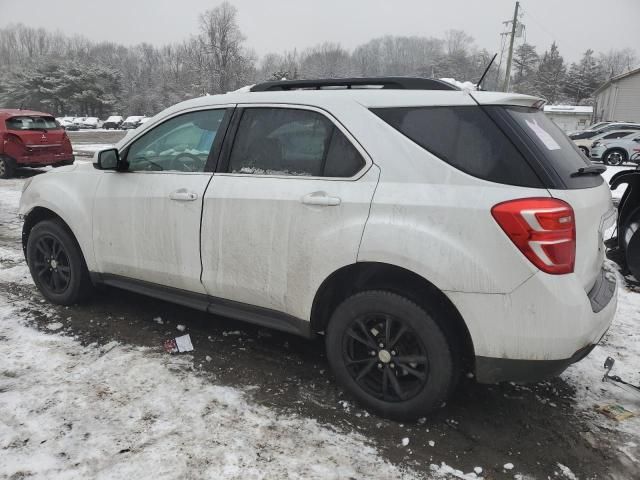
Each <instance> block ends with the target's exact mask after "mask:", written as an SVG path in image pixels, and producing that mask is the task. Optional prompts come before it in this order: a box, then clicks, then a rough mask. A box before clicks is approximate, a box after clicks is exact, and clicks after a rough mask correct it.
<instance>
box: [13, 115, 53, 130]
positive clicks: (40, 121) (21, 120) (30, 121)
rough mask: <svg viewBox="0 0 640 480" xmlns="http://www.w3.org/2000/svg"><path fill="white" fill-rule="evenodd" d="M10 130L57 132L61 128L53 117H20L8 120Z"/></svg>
mask: <svg viewBox="0 0 640 480" xmlns="http://www.w3.org/2000/svg"><path fill="white" fill-rule="evenodd" d="M6 124H7V128H8V129H9V130H55V129H57V128H60V125H58V122H56V120H55V118H53V117H36V116H32V115H29V116H20V117H11V118H8V119H7V120H6Z"/></svg>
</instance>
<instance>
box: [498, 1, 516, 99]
mask: <svg viewBox="0 0 640 480" xmlns="http://www.w3.org/2000/svg"><path fill="white" fill-rule="evenodd" d="M519 9H520V2H516V9H515V11H514V12H513V21H512V22H511V39H510V42H509V54H508V55H507V73H506V75H505V76H504V86H503V87H502V90H504V91H505V92H506V91H507V90H509V84H510V83H511V60H512V59H513V43H514V42H515V40H516V27H517V26H518V10H519Z"/></svg>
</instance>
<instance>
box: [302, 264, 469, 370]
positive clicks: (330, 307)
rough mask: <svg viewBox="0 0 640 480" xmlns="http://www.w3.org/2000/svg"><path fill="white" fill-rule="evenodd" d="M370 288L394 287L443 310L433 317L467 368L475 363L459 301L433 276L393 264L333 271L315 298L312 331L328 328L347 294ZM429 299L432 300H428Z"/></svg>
mask: <svg viewBox="0 0 640 480" xmlns="http://www.w3.org/2000/svg"><path fill="white" fill-rule="evenodd" d="M367 290H386V291H390V292H393V293H396V294H398V295H402V296H405V297H407V298H408V299H409V300H411V301H412V302H414V303H416V304H417V305H419V306H420V307H422V308H423V309H425V310H426V311H427V312H430V313H439V315H438V314H434V315H433V318H434V320H435V321H436V322H437V323H438V326H440V328H442V330H443V332H444V333H445V335H446V336H447V338H448V339H449V340H450V342H451V344H452V347H453V348H454V349H455V352H454V353H455V354H457V356H458V358H460V360H461V362H462V366H463V368H472V367H473V361H474V358H475V353H474V347H473V341H472V338H471V334H470V332H469V329H468V328H467V325H466V323H465V321H464V319H463V318H462V316H461V315H460V312H459V311H458V309H457V308H456V307H455V305H454V304H453V303H452V302H451V300H450V299H449V298H448V297H447V296H446V295H445V294H444V292H442V290H440V289H439V288H437V287H436V286H435V285H434V284H433V283H431V282H430V281H429V280H427V279H425V278H424V277H422V276H420V275H418V274H416V273H414V272H412V271H410V270H407V269H405V268H403V267H398V266H396V265H392V264H387V263H380V262H357V263H354V264H351V265H346V266H344V267H342V268H340V269H338V270H336V271H335V272H333V273H332V274H331V275H329V276H328V277H327V278H326V279H325V280H324V282H323V283H322V284H321V285H320V288H319V289H318V291H317V292H316V295H315V298H314V300H313V304H312V307H311V331H312V333H319V332H322V331H324V330H325V328H326V326H327V325H328V323H329V319H330V318H331V315H332V313H333V311H334V310H335V309H336V307H337V306H338V305H339V304H340V303H342V302H343V301H344V300H345V299H346V298H348V297H349V296H351V295H354V294H356V293H359V292H362V291H367ZM427 299H429V300H431V301H429V302H428V301H427ZM433 300H435V303H434V302H433ZM445 319H446V320H448V321H445Z"/></svg>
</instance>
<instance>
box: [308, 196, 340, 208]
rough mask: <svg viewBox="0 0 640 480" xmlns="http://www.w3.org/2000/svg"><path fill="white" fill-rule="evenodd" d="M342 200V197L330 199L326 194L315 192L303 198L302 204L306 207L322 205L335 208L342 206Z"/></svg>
mask: <svg viewBox="0 0 640 480" xmlns="http://www.w3.org/2000/svg"><path fill="white" fill-rule="evenodd" d="M341 202H342V200H341V199H340V197H330V196H329V195H327V194H326V193H325V192H313V193H309V194H307V195H305V196H304V197H302V203H304V204H305V205H320V206H322V207H335V206H336V205H340V203H341Z"/></svg>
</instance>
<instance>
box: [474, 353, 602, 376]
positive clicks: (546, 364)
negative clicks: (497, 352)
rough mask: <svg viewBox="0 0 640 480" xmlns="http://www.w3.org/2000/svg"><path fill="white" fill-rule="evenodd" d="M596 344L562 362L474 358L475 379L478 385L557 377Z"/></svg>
mask: <svg viewBox="0 0 640 480" xmlns="http://www.w3.org/2000/svg"><path fill="white" fill-rule="evenodd" d="M595 346H596V344H592V345H587V346H586V347H583V348H581V349H580V350H578V351H577V352H576V353H574V354H573V355H571V357H569V358H566V359H564V360H512V359H510V358H490V357H476V378H477V380H478V382H480V383H500V382H523V383H524V382H539V381H541V380H546V379H549V378H553V377H557V376H558V375H560V374H561V373H562V372H564V371H565V370H566V369H567V367H568V366H569V365H571V364H572V363H576V362H579V361H580V360H582V359H583V358H584V357H586V356H587V355H589V354H590V353H591V350H593V349H594V348H595Z"/></svg>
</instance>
